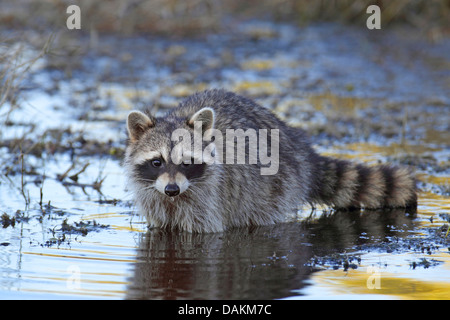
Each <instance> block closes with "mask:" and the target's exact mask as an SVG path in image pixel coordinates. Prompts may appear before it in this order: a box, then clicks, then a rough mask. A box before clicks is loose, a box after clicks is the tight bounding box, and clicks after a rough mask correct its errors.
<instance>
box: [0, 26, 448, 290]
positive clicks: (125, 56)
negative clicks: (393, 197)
mask: <svg viewBox="0 0 450 320" xmlns="http://www.w3.org/2000/svg"><path fill="white" fill-rule="evenodd" d="M260 27H261V24H258V23H250V24H243V25H241V26H237V27H236V30H235V32H234V33H232V34H219V35H211V36H208V37H206V38H204V39H196V40H174V39H164V38H152V37H146V36H141V37H133V38H125V39H124V38H119V37H113V36H102V37H100V40H99V41H100V43H99V45H98V47H97V48H96V50H92V51H89V52H88V53H86V55H83V56H80V57H77V58H76V59H77V62H78V65H77V67H76V68H74V69H73V70H71V73H70V76H68V74H67V69H64V68H62V69H58V68H55V65H56V60H54V59H57V58H55V57H52V56H47V57H44V58H42V59H41V60H39V61H40V63H39V64H36V65H34V66H33V68H31V69H30V70H31V71H30V75H29V76H28V77H25V79H24V80H23V83H22V90H21V91H19V93H18V99H17V105H15V106H14V107H13V106H12V105H11V104H9V103H8V102H6V103H4V104H3V105H1V106H0V120H1V129H0V141H1V146H0V163H1V168H0V203H1V207H0V215H1V218H0V219H1V227H2V228H1V229H0V298H3V299H8V298H18V299H20V298H44V299H64V298H87V299H91V298H102V299H125V298H127V299H283V298H286V299H313V298H318V299H330V298H349V299H361V298H363V299H364V298H367V299H378V298H382V299H415V298H419V299H429V298H431V299H448V298H449V297H450V249H449V248H450V243H449V241H450V240H449V238H450V236H448V235H447V237H446V234H447V231H448V223H449V219H450V200H449V195H450V194H449V192H450V191H449V187H450V183H449V177H450V170H449V163H450V146H449V141H450V136H449V132H450V130H449V124H450V112H449V110H450V109H449V108H450V95H449V92H450V90H448V89H449V84H450V82H449V81H450V78H449V65H450V61H449V59H450V57H449V56H448V52H450V50H449V46H450V42H449V40H448V39H446V38H444V39H442V40H441V41H440V42H438V43H430V42H429V41H427V40H426V39H423V38H420V37H416V36H415V35H413V34H411V33H409V32H407V31H405V30H390V31H386V32H384V31H383V33H378V34H373V33H370V32H369V31H367V30H361V29H357V28H351V27H342V26H336V25H316V26H310V27H307V28H297V27H294V26H289V25H278V24H267V23H265V24H264V28H270V29H271V30H272V31H273V32H271V33H270V37H261V38H258V39H254V38H253V37H252V34H254V33H255V32H257V31H258V28H260ZM255 30H256V31H255ZM88 40H89V39H85V41H88ZM17 45H22V46H23V50H25V51H26V52H27V54H24V55H23V57H24V58H23V59H26V57H27V56H30V57H32V56H33V54H36V51H35V50H34V49H33V48H31V47H30V46H27V44H26V43H19V42H18V44H17ZM58 63H61V62H58ZM63 66H64V65H63ZM3 67H4V66H3ZM213 87H222V88H226V89H229V90H233V91H236V92H238V93H241V94H244V95H247V96H250V97H252V98H254V99H256V100H257V101H258V102H259V103H260V104H262V105H263V106H265V107H267V108H271V109H273V110H274V112H275V113H277V114H278V115H279V116H280V117H281V118H283V119H285V120H286V121H288V122H289V123H291V124H292V125H295V126H299V127H302V128H304V129H306V130H308V131H309V132H310V133H311V137H312V139H313V142H314V145H315V147H316V148H317V150H318V151H319V152H321V153H323V154H326V155H330V156H335V157H339V158H343V159H351V160H353V161H357V162H365V163H367V164H369V165H373V164H377V163H379V162H393V163H396V164H400V165H408V166H411V167H412V168H414V170H415V171H416V175H417V178H418V186H419V188H420V193H419V206H418V209H417V212H405V211H402V210H388V211H364V210H363V211H362V212H334V211H332V210H330V208H321V207H320V208H316V210H314V211H312V209H311V208H309V207H305V208H302V209H300V210H299V212H298V215H297V216H296V217H291V219H290V221H289V222H286V223H282V224H279V225H275V226H266V227H254V228H239V229H232V230H229V231H226V232H223V233H217V234H188V233H180V232H167V231H163V230H159V229H151V230H148V228H147V226H146V223H145V221H144V220H143V219H142V218H141V217H140V216H139V214H138V212H137V211H136V209H135V207H134V206H133V203H132V201H131V196H130V194H129V193H128V192H127V190H126V183H125V181H124V177H123V172H122V168H121V166H120V161H121V156H122V154H123V148H124V145H125V140H126V136H125V128H124V121H125V118H126V115H127V113H128V112H129V111H130V110H132V109H134V108H138V109H139V108H143V107H145V106H152V107H153V110H154V111H155V112H156V113H158V114H161V113H163V112H165V111H167V110H169V109H170V108H172V107H174V106H176V104H177V102H178V101H179V100H180V99H182V98H183V97H185V96H187V95H189V94H190V93H193V92H195V91H196V90H203V89H206V88H213Z"/></svg>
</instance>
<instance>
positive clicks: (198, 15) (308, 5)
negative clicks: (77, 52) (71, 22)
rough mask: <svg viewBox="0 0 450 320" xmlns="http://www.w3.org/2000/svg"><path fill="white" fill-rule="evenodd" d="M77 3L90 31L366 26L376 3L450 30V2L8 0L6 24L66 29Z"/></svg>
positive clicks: (395, 18)
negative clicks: (265, 24)
mask: <svg viewBox="0 0 450 320" xmlns="http://www.w3.org/2000/svg"><path fill="white" fill-rule="evenodd" d="M71 4H77V5H79V6H80V8H81V14H82V17H81V18H82V19H81V21H82V29H83V30H84V31H85V32H120V33H123V34H132V33H136V32H151V33H157V34H164V35H180V36H186V35H191V36H192V35H196V34H202V33H207V32H211V31H214V30H219V29H222V30H223V29H224V28H229V27H230V26H232V25H233V24H234V23H235V22H236V21H240V20H248V19H254V18H257V19H272V20H282V21H292V22H296V23H299V24H303V25H304V24H308V23H311V22H315V21H338V22H341V23H353V24H362V25H365V23H364V22H365V21H366V19H367V17H368V15H367V13H366V8H367V7H368V6H369V5H371V4H377V5H378V6H380V8H381V10H382V25H383V27H388V26H389V25H393V24H398V23H402V24H408V25H412V26H415V27H417V28H422V29H423V28H425V29H436V28H438V29H439V30H442V31H443V32H448V31H449V30H448V29H449V21H448V20H449V19H448V17H449V16H450V2H449V1H448V0H415V1H410V0H376V1H370V0H356V1H355V0H333V1H330V0H328V1H327V0H320V1H307V0H261V1H257V2H256V1H251V0H227V1H220V0H187V1H186V0H150V1H144V0H110V1H91V0H78V1H70V0H46V1H44V0H39V1H32V0H4V1H2V3H1V4H0V26H3V27H6V28H11V29H16V28H32V29H34V30H42V29H46V28H51V29H54V30H59V29H63V28H65V26H66V19H67V17H68V15H67V14H66V8H67V6H69V5H71ZM225 30H226V29H225Z"/></svg>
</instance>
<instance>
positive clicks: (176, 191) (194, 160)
mask: <svg viewBox="0 0 450 320" xmlns="http://www.w3.org/2000/svg"><path fill="white" fill-rule="evenodd" d="M197 121H201V126H200V127H199V126H198V125H195V126H194V123H197V124H198V123H199V122H197ZM213 126H214V110H213V109H211V108H203V109H201V110H199V111H197V112H195V113H193V114H192V115H189V116H187V117H177V116H175V115H169V116H167V117H165V118H155V117H153V116H150V115H147V114H145V113H142V112H140V111H132V112H131V113H130V114H129V115H128V119H127V129H128V136H129V144H128V147H127V150H126V155H125V163H126V164H127V166H128V168H129V169H131V170H129V173H131V175H132V176H131V178H132V180H133V182H135V183H137V185H138V187H139V188H146V189H147V188H155V189H156V190H158V191H159V192H160V193H162V194H164V195H167V196H169V197H175V196H178V195H180V194H182V193H183V192H185V191H186V190H187V189H188V188H189V186H190V185H192V184H195V183H196V181H199V180H201V179H202V176H203V175H204V173H205V170H206V166H207V164H206V163H205V162H204V161H203V160H202V157H201V156H200V158H199V157H198V155H199V154H196V153H195V152H191V150H193V148H192V147H193V146H194V138H195V137H194V133H196V132H195V130H200V131H201V132H197V134H200V137H202V135H203V133H204V132H205V131H206V130H208V129H212V128H213ZM174 132H175V133H176V132H182V133H184V134H185V135H184V136H183V138H182V139H180V140H177V139H175V141H174ZM175 136H176V135H175ZM183 141H184V143H187V142H189V144H188V147H187V148H186V144H184V145H183V146H184V148H180V147H181V146H182V144H181V142H183ZM202 145H203V142H202ZM177 147H178V148H177ZM180 150H182V152H181V153H180Z"/></svg>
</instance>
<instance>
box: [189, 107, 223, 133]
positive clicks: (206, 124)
mask: <svg viewBox="0 0 450 320" xmlns="http://www.w3.org/2000/svg"><path fill="white" fill-rule="evenodd" d="M215 117H216V115H215V112H214V110H213V109H212V108H209V107H205V108H202V109H200V110H198V111H197V112H196V113H194V115H193V116H192V117H191V118H190V119H189V120H188V125H189V126H190V127H191V128H193V129H194V124H195V121H201V123H202V133H204V132H205V131H206V130H208V129H213V128H214V121H215Z"/></svg>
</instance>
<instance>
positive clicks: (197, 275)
mask: <svg viewBox="0 0 450 320" xmlns="http://www.w3.org/2000/svg"><path fill="white" fill-rule="evenodd" d="M413 218H414V214H408V213H405V211H404V210H390V211H384V212H379V211H371V212H364V213H361V212H336V213H333V214H328V215H322V216H321V217H320V218H317V219H313V220H312V221H310V222H291V223H283V224H278V225H275V226H267V227H255V228H238V229H233V230H229V231H226V232H223V233H214V234H189V233H180V232H169V231H164V230H160V229H152V230H150V231H149V232H147V233H146V234H145V235H144V236H143V237H142V239H141V243H140V248H139V249H138V253H137V260H138V261H139V262H138V263H136V264H135V265H134V271H133V276H132V278H131V279H130V285H129V287H128V292H127V298H128V299H276V298H283V297H288V296H293V295H294V293H293V292H292V290H294V289H295V290H296V292H298V291H297V290H298V289H301V288H303V287H304V286H307V285H308V284H307V281H306V280H307V279H308V278H309V277H310V275H311V273H313V272H315V271H317V270H315V269H314V268H313V267H311V265H310V264H309V262H310V260H311V258H312V257H316V256H324V255H327V254H331V253H335V252H342V251H344V250H351V248H352V247H353V246H355V245H358V244H365V243H373V242H377V241H381V240H383V239H385V238H386V237H389V236H397V237H404V236H406V235H407V234H408V232H405V231H410V230H413V229H414V221H413Z"/></svg>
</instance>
